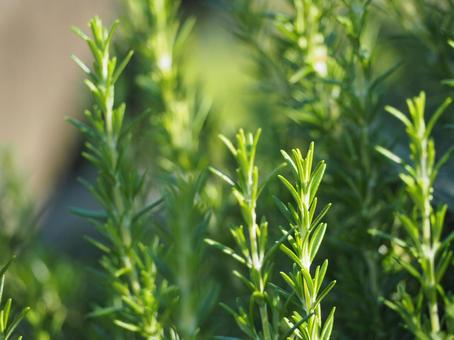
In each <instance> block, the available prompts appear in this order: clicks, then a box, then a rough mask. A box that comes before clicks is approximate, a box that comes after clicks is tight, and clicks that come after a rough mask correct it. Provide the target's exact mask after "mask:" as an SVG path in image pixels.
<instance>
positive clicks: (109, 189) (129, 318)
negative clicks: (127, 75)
mask: <svg viewBox="0 0 454 340" xmlns="http://www.w3.org/2000/svg"><path fill="white" fill-rule="evenodd" d="M116 24H117V23H115V24H114V25H113V26H112V27H111V29H110V30H107V29H106V28H105V27H104V26H103V25H102V23H101V20H100V19H99V18H98V17H95V18H93V19H92V20H91V21H90V25H89V26H90V29H91V33H92V37H89V36H88V35H86V34H85V33H83V32H82V31H80V30H79V29H77V28H76V29H74V31H75V32H76V33H77V34H78V35H79V36H80V37H81V38H82V39H83V40H84V41H85V42H86V43H87V45H88V46H89V48H90V50H91V52H92V55H93V58H94V61H93V65H92V67H91V68H90V67H88V66H87V65H85V64H84V63H83V62H82V61H81V60H80V59H78V58H77V57H73V59H74V60H75V61H76V63H77V64H78V65H79V66H80V67H81V69H82V70H83V71H84V72H85V73H86V74H87V79H86V80H85V84H86V85H87V87H88V88H89V89H90V92H91V95H92V98H93V108H92V110H91V111H88V110H87V111H85V122H81V121H78V120H75V119H70V121H71V122H72V123H73V124H74V125H75V126H76V127H78V128H79V130H80V131H81V132H82V133H83V134H84V135H85V137H86V143H85V147H86V150H85V151H84V152H83V156H84V157H85V158H86V159H87V160H89V161H90V162H91V163H92V164H93V165H94V166H95V168H96V170H97V171H98V178H97V181H96V183H95V184H93V185H92V184H89V183H85V182H84V183H85V184H86V186H87V187H88V190H89V191H90V192H91V193H92V194H93V196H94V197H95V198H96V199H97V200H98V202H99V203H100V204H101V206H102V207H103V211H102V212H92V211H85V210H81V209H77V210H75V212H76V213H78V214H80V215H82V216H85V217H86V218H88V219H89V220H90V221H92V222H93V223H94V224H95V225H96V226H97V227H98V229H99V230H100V231H101V233H102V235H103V236H104V237H105V241H106V242H104V243H101V242H98V241H94V240H92V243H94V244H95V245H96V246H97V247H98V248H99V249H100V250H101V251H102V252H103V253H104V256H103V257H102V259H101V265H102V267H103V269H104V271H105V272H106V274H107V275H108V277H109V279H108V280H109V283H110V284H111V288H112V291H113V300H115V301H117V303H115V304H114V305H112V306H107V307H106V308H97V309H96V310H95V311H94V312H93V313H92V316H101V315H102V316H106V315H107V316H110V318H111V319H112V322H113V323H114V324H115V325H117V326H119V327H121V328H123V329H124V330H126V331H130V332H134V333H137V334H139V335H141V336H143V337H145V338H148V339H159V338H161V337H162V327H161V325H160V323H159V322H158V319H157V312H158V306H159V303H158V299H157V297H156V294H157V287H156V268H155V265H154V262H153V257H152V252H153V246H152V245H153V242H152V240H144V242H148V243H146V245H142V244H141V243H140V242H139V240H140V239H139V237H141V234H143V228H144V222H145V215H146V213H147V212H148V211H150V210H151V209H152V208H153V207H154V206H155V204H154V203H152V204H150V205H148V206H147V205H145V202H144V199H143V197H144V196H145V195H144V190H143V189H144V181H145V177H144V176H143V175H142V174H140V173H139V171H138V169H137V166H136V165H135V164H134V162H133V159H132V155H131V148H130V145H131V141H130V138H131V133H130V129H129V126H128V125H126V124H125V122H124V117H125V105H124V104H121V105H118V106H117V105H116V104H115V85H116V82H117V80H118V78H119V76H120V75H121V73H122V71H123V70H124V68H125V67H126V65H127V64H128V61H129V60H130V58H131V56H132V52H129V53H128V55H127V56H126V57H125V58H124V59H123V61H121V62H117V58H116V57H115V56H113V57H112V56H111V54H110V46H111V42H112V37H113V34H114V30H115V27H116ZM118 301H119V303H118Z"/></svg>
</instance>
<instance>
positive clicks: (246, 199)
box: [207, 130, 335, 340]
mask: <svg viewBox="0 0 454 340" xmlns="http://www.w3.org/2000/svg"><path fill="white" fill-rule="evenodd" d="M259 137H260V130H258V131H257V133H256V134H252V133H248V134H245V133H244V131H243V130H240V131H239V132H238V134H237V136H236V139H237V145H236V146H234V145H233V144H232V143H231V142H230V141H229V140H228V139H227V138H225V137H221V138H222V140H223V141H224V143H225V144H226V146H227V147H228V149H229V150H230V152H231V153H232V155H233V156H234V158H235V160H236V162H237V166H238V168H237V170H236V174H237V179H236V180H233V179H231V178H230V177H229V176H227V175H226V174H224V173H222V172H221V171H219V170H213V171H214V172H215V173H216V174H217V175H218V176H219V177H221V178H222V179H223V180H225V181H226V182H227V183H228V184H229V185H231V186H232V191H233V194H234V196H235V198H236V200H237V202H238V205H239V207H240V210H241V215H242V217H243V221H244V223H245V226H243V225H240V226H238V227H235V228H233V229H231V233H232V235H233V237H234V239H235V242H236V244H237V247H238V249H237V250H234V249H232V248H229V247H227V246H225V245H223V244H221V243H219V242H216V241H213V240H207V242H208V243H209V244H211V245H213V246H215V247H216V248H219V249H220V250H222V251H223V252H224V253H226V254H228V255H230V256H232V257H233V258H234V259H235V260H237V261H238V262H239V263H240V264H242V265H243V266H245V267H246V269H247V272H248V274H247V276H246V275H244V274H242V273H240V272H238V271H234V272H233V273H234V275H235V276H237V277H238V278H239V279H240V280H241V281H242V282H243V283H244V284H245V285H246V287H248V288H249V290H250V295H249V309H246V308H245V307H242V306H241V305H240V306H239V308H238V310H237V311H234V310H233V309H231V308H229V307H227V306H225V305H224V306H225V308H226V309H227V310H228V311H229V312H230V313H231V314H232V315H233V316H234V318H235V321H236V323H237V325H238V326H239V328H240V329H241V330H242V331H243V333H244V334H245V335H247V336H248V338H251V339H265V340H271V339H329V338H330V335H331V330H332V327H333V319H334V309H333V310H332V311H331V313H330V315H329V316H328V318H327V319H326V322H325V323H324V324H323V323H322V315H321V306H320V302H321V301H322V300H323V298H324V297H325V296H326V295H327V294H328V292H329V291H330V290H331V289H332V288H333V286H334V284H335V282H334V281H333V282H331V283H330V284H328V285H327V286H326V287H325V288H324V289H323V290H320V289H321V287H322V284H323V279H324V277H325V274H326V270H327V267H328V261H327V260H325V262H324V263H323V264H322V265H321V266H317V267H316V269H315V272H314V274H311V265H312V264H313V260H314V257H315V255H316V254H317V251H318V249H319V247H320V245H321V242H322V240H323V237H324V234H325V231H326V224H325V223H322V222H321V221H322V218H323V217H324V215H325V214H326V213H327V211H328V209H329V206H330V205H327V206H326V207H325V208H324V209H322V211H321V212H320V213H319V214H318V215H316V214H315V213H316V208H317V198H316V197H315V195H316V192H317V189H318V187H319V185H320V183H321V180H322V177H323V174H324V171H325V164H324V162H320V164H319V165H318V166H317V168H316V169H315V171H314V172H313V173H312V160H313V151H314V146H313V144H311V147H310V148H309V151H308V153H307V156H306V158H303V157H302V155H301V152H300V151H299V150H298V149H294V150H293V151H292V157H291V156H289V155H288V154H287V153H286V152H284V151H283V152H282V154H283V156H284V160H285V161H286V162H287V163H288V164H289V165H290V167H291V169H292V172H293V174H294V175H295V180H296V183H295V184H291V183H290V181H288V180H287V179H286V178H285V177H283V176H279V178H280V180H281V181H282V183H283V184H284V185H285V187H286V188H287V189H288V190H289V192H290V194H291V196H292V197H293V199H294V200H295V203H296V204H295V205H293V204H291V203H289V204H287V205H286V204H284V203H283V202H282V201H280V200H279V199H277V198H276V202H277V204H278V206H279V208H280V210H281V211H282V213H283V214H284V216H285V217H286V218H287V219H288V222H289V223H290V227H289V230H286V229H282V233H283V236H282V237H281V238H280V239H279V240H277V241H275V242H274V243H272V244H270V242H269V232H268V222H267V221H266V220H265V219H264V218H262V221H261V222H258V221H257V201H258V198H259V196H260V194H261V193H262V191H263V189H264V186H265V185H266V183H267V182H268V180H266V181H264V182H263V183H260V179H259V169H258V167H257V166H256V164H255V157H256V153H257V143H258V140H259ZM284 164H285V163H284ZM280 168H281V167H277V168H276V170H275V172H276V171H278V170H279V169H280ZM275 172H273V173H272V175H274V173H275ZM271 177H272V176H270V177H269V178H271ZM284 241H288V242H289V244H290V247H288V246H286V245H285V244H284ZM277 247H280V248H281V249H282V251H283V252H284V253H285V254H286V255H287V256H288V257H289V258H290V259H291V260H292V262H293V269H292V272H291V273H286V272H284V271H281V276H282V277H283V279H284V281H286V282H287V284H288V285H289V286H290V288H291V292H290V293H288V292H286V291H285V289H283V288H280V287H279V286H277V285H275V284H272V283H271V282H270V281H271V280H272V266H273V265H275V264H276V259H275V257H274V254H275V250H276V248H277ZM282 296H285V297H286V300H287V301H286V303H285V305H284V304H282V302H281V298H282ZM287 305H288V306H294V309H293V310H292V312H291V315H287V314H288V311H287V307H286V306H287ZM256 316H257V319H258V320H256Z"/></svg>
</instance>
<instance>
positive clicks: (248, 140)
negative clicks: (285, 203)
mask: <svg viewBox="0 0 454 340" xmlns="http://www.w3.org/2000/svg"><path fill="white" fill-rule="evenodd" d="M260 132H261V131H260V130H258V131H257V132H256V133H255V134H252V133H247V134H246V133H245V132H244V131H243V130H240V131H239V132H238V133H237V135H236V140H237V144H236V145H233V143H231V142H230V141H229V140H228V139H227V138H225V137H223V136H221V139H222V140H223V142H224V143H225V144H226V146H227V148H228V149H229V150H230V152H231V153H232V155H233V157H234V158H235V160H236V163H237V169H236V178H235V179H232V178H230V177H229V176H228V175H226V174H224V173H222V172H221V171H219V170H214V169H213V171H214V172H215V173H216V174H217V175H219V176H220V177H221V178H222V179H223V180H224V181H226V182H227V183H228V184H229V185H230V186H231V187H232V193H233V195H234V196H235V198H236V201H237V203H238V205H239V208H240V211H241V215H242V217H243V223H244V225H243V224H242V225H239V226H237V227H234V228H232V229H231V233H232V235H233V238H234V239H235V242H236V244H237V249H236V250H234V249H231V248H229V247H227V246H225V245H223V244H220V243H219V242H216V241H213V240H207V242H208V243H209V244H211V245H213V246H215V247H217V248H219V249H220V250H222V251H223V252H224V253H226V254H228V255H230V256H232V257H233V258H234V259H235V260H237V261H238V262H239V263H240V264H241V265H243V266H244V267H245V269H246V271H247V274H246V275H245V274H242V273H240V272H238V271H234V272H233V274H234V275H235V276H237V277H238V278H239V279H240V280H241V281H242V282H243V283H244V284H245V285H246V287H247V288H248V289H249V291H250V295H249V308H248V309H245V308H244V307H243V306H241V305H240V306H239V308H238V310H237V311H234V310H232V309H231V308H229V307H227V306H225V308H226V309H227V310H228V311H229V312H230V313H231V314H232V315H233V316H234V318H235V321H236V323H237V324H238V326H239V327H240V329H241V330H242V331H243V333H244V334H245V335H246V336H248V338H250V339H264V340H271V339H278V335H279V329H278V325H277V324H276V321H275V320H276V318H275V317H273V315H272V314H274V313H277V312H278V308H276V307H275V306H276V304H277V297H276V296H275V295H274V293H273V291H272V289H271V288H270V285H269V280H270V278H271V261H270V256H271V255H272V253H273V251H274V249H273V247H268V223H267V222H266V221H265V220H264V219H262V221H261V222H258V221H257V200H258V198H259V196H260V193H261V191H262V189H263V184H260V183H259V169H258V167H257V165H256V163H255V156H256V151H257V143H258V141H259V138H260ZM273 306H274V308H273ZM257 312H258V320H256V319H255V315H257V314H256V313H257ZM270 313H271V314H270Z"/></svg>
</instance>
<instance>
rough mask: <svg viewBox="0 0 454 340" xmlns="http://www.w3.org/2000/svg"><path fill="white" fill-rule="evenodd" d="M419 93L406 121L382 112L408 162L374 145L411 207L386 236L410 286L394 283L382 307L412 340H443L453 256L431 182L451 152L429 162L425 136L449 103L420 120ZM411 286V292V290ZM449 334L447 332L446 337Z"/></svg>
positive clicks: (430, 151)
mask: <svg viewBox="0 0 454 340" xmlns="http://www.w3.org/2000/svg"><path fill="white" fill-rule="evenodd" d="M425 100H426V97H425V94H424V92H422V93H421V94H420V95H419V96H418V97H416V98H413V99H411V100H408V101H407V105H408V110H409V113H410V117H407V116H406V115H405V114H404V113H402V112H400V111H398V110H397V109H395V108H393V107H387V111H388V112H389V113H391V114H392V115H393V116H394V117H396V118H397V119H398V120H400V121H401V122H402V123H403V125H404V126H405V129H406V132H407V135H408V138H409V140H410V143H409V149H410V162H409V163H406V162H405V161H404V160H403V159H402V158H400V157H399V156H397V155H395V154H394V153H392V152H391V151H389V150H387V149H384V148H382V147H378V151H379V152H381V153H382V154H383V155H385V156H386V157H388V158H389V159H391V160H392V161H394V162H395V163H397V164H399V165H400V166H401V167H402V169H403V171H402V172H401V174H400V178H401V180H402V182H403V184H404V185H405V189H406V192H407V194H408V198H409V199H410V202H411V204H412V207H411V208H410V209H409V210H408V211H407V212H403V213H398V214H397V218H398V220H399V221H400V223H401V224H402V227H403V232H404V233H403V235H402V238H400V237H398V236H389V235H384V236H386V237H390V238H391V239H392V241H393V244H394V246H395V247H397V248H399V249H401V254H400V255H398V256H396V257H395V260H396V261H397V263H398V264H399V266H400V268H401V269H402V270H405V271H406V272H407V273H408V274H410V276H412V277H413V278H414V279H415V280H416V282H415V284H416V287H413V285H412V286H411V288H410V292H407V289H406V285H405V281H403V282H401V283H400V284H399V285H398V288H397V293H396V294H395V296H394V298H393V299H392V300H386V301H385V303H386V305H387V306H388V307H390V308H391V309H393V310H394V311H396V312H397V313H399V314H400V316H401V317H402V319H403V321H404V323H405V326H406V328H407V329H408V330H409V331H411V332H412V333H413V334H414V336H415V337H416V338H418V339H445V338H446V339H449V338H450V336H449V333H448V332H447V329H446V328H445V327H444V325H443V323H444V321H445V320H446V317H444V316H443V310H444V309H443V308H442V307H441V306H442V304H445V306H447V305H449V303H450V302H449V296H448V295H447V293H448V292H446V290H445V287H443V283H442V280H443V277H444V275H445V273H446V271H447V270H449V268H450V267H452V257H453V253H452V250H451V248H450V245H451V243H452V240H453V239H454V232H451V233H450V234H449V235H447V236H444V233H443V227H444V224H445V222H444V221H445V216H446V211H447V209H448V207H447V205H442V206H440V207H438V208H436V207H434V206H433V203H432V200H433V195H434V188H433V185H434V182H435V180H436V178H437V175H438V172H439V170H440V168H441V167H442V166H443V164H444V163H445V162H446V161H447V160H448V158H449V156H450V155H451V154H452V152H453V151H454V147H453V148H451V149H450V151H448V152H447V153H446V154H445V155H443V156H442V157H441V158H440V159H439V160H438V161H436V160H435V144H434V141H433V139H432V137H431V134H432V130H433V129H434V127H435V125H436V123H437V121H438V120H439V118H440V117H441V115H442V113H443V112H444V111H445V109H446V108H447V107H448V105H449V104H450V103H451V102H452V100H451V99H447V100H446V101H445V102H444V103H443V104H442V105H441V106H440V107H439V108H438V110H437V111H436V112H435V113H434V114H433V115H432V117H431V118H430V120H429V121H428V122H426V120H425V113H424V111H425ZM412 288H415V290H413V289H412ZM451 335H452V334H451Z"/></svg>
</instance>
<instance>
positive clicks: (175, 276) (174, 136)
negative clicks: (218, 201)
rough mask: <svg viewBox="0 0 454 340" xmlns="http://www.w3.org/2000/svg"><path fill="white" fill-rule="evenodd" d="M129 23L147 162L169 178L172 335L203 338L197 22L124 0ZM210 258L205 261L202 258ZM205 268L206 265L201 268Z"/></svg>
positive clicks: (206, 303) (203, 104) (203, 110)
mask: <svg viewBox="0 0 454 340" xmlns="http://www.w3.org/2000/svg"><path fill="white" fill-rule="evenodd" d="M124 3H125V9H126V11H125V13H126V17H127V24H128V25H127V27H129V32H128V33H129V34H130V38H131V40H132V41H133V42H134V45H135V48H136V49H137V50H138V52H139V53H138V57H139V58H137V59H138V61H137V62H138V64H139V65H140V67H139V75H138V77H137V79H138V80H139V85H141V87H142V88H143V89H144V90H145V96H144V97H143V98H144V99H145V102H144V103H143V104H144V106H145V107H146V108H147V110H148V112H149V117H150V125H149V128H150V131H151V132H152V133H151V140H152V142H153V144H155V145H160V148H157V149H155V150H152V151H151V152H156V156H157V157H155V158H154V159H153V164H152V165H158V171H162V172H163V173H164V176H163V177H165V178H166V179H168V180H169V181H168V182H170V184H169V183H166V184H169V188H167V192H168V193H169V196H168V198H169V199H166V200H165V203H166V207H165V208H166V210H167V211H168V213H169V214H168V217H169V218H167V219H166V223H165V226H164V228H165V229H166V231H165V234H166V235H167V236H168V240H169V244H168V247H166V249H167V250H168V252H167V256H165V258H163V259H161V260H162V261H161V262H163V264H164V263H165V264H166V269H167V271H168V272H169V273H171V274H170V277H171V279H170V280H169V281H170V283H171V284H173V285H174V287H175V288H176V289H177V290H178V294H179V296H178V301H179V303H177V304H174V305H173V306H172V310H173V311H172V315H173V318H174V319H175V324H176V327H177V329H178V333H179V334H180V336H182V337H183V338H184V339H192V338H194V337H197V338H203V337H204V336H206V335H207V334H206V333H207V332H206V331H207V329H206V328H204V327H203V322H204V321H205V316H206V315H207V314H208V313H209V311H210V310H211V308H212V305H213V302H214V301H213V300H214V299H213V298H214V296H215V295H216V294H215V293H216V291H215V289H214V285H213V284H212V282H211V281H210V280H208V279H207V280H206V283H207V284H206V285H204V286H201V285H200V284H199V282H200V280H201V270H200V268H203V267H205V268H207V267H208V266H207V264H209V259H207V258H206V257H204V256H202V254H203V250H204V249H203V248H204V247H206V244H205V243H204V242H203V239H204V237H205V234H206V228H205V227H202V226H206V225H207V218H206V209H205V208H204V207H202V206H201V205H200V199H199V197H200V196H201V195H200V193H201V192H203V189H204V187H203V184H204V181H202V180H200V179H201V178H202V177H203V175H202V174H201V172H203V171H201V169H202V168H203V167H204V166H205V164H206V158H207V157H206V152H204V151H203V150H202V147H201V145H203V144H202V143H200V140H201V138H203V136H205V135H207V133H208V131H206V130H205V132H206V133H204V134H201V131H202V128H203V126H204V125H205V123H206V118H207V115H208V112H209V109H210V103H209V101H208V100H207V99H206V97H205V96H204V94H203V93H201V91H199V89H198V87H197V86H194V85H190V84H189V83H188V81H187V77H186V69H187V68H186V67H185V66H186V65H185V63H184V62H185V58H184V56H185V55H186V53H187V51H188V49H187V47H188V37H189V35H190V33H191V32H192V28H193V26H194V23H195V20H194V19H193V18H188V19H184V18H183V15H182V14H181V1H180V0H156V1H149V0H124ZM207 260H208V261H207ZM205 272H209V270H205Z"/></svg>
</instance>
